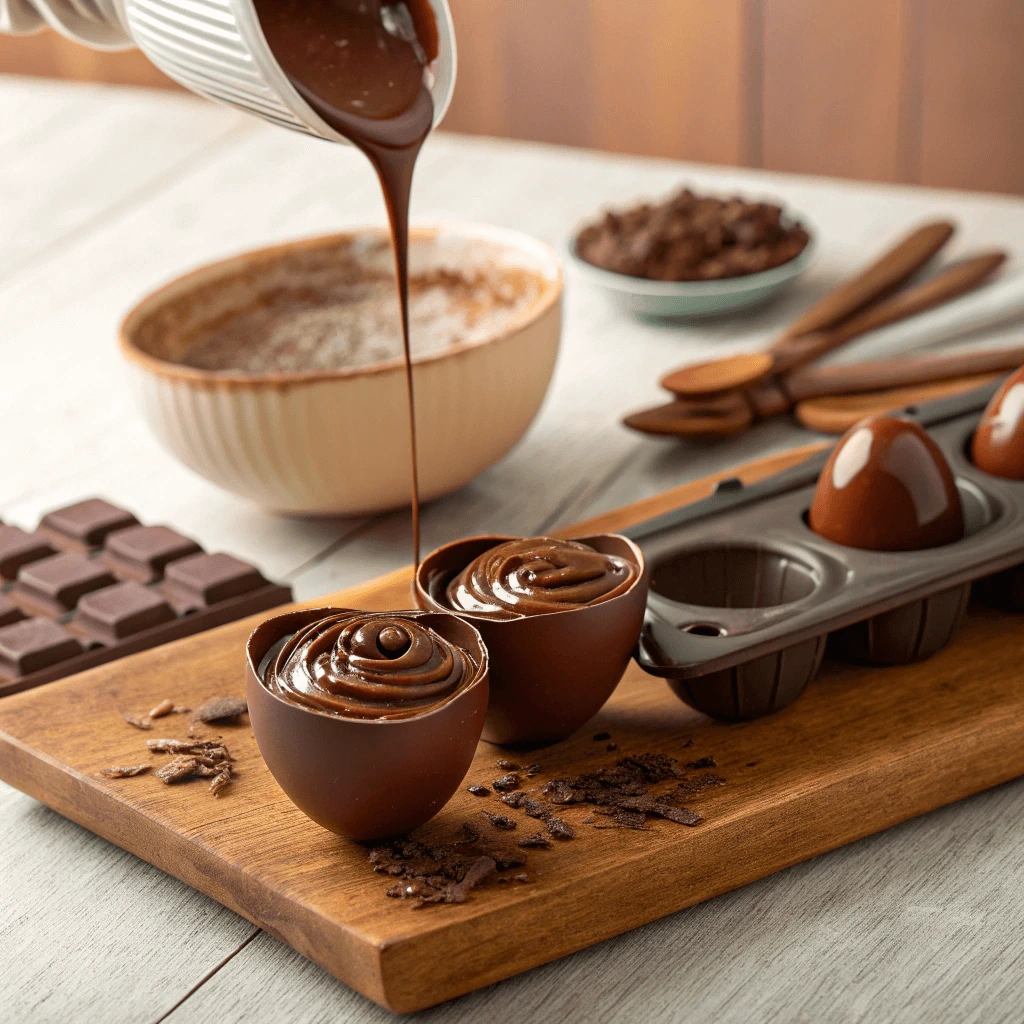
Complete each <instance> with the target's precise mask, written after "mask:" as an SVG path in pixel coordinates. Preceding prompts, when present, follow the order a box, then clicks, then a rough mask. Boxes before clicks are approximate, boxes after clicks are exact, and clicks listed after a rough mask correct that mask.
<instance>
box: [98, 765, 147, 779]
mask: <svg viewBox="0 0 1024 1024" xmlns="http://www.w3.org/2000/svg"><path fill="white" fill-rule="evenodd" d="M152 767H153V766H152V765H151V764H130V765H124V766H117V765H115V766H114V767H112V768H104V769H103V771H101V772H100V775H102V776H103V778H105V779H131V778H134V777H135V776H136V775H145V774H146V772H148V771H149V769H150V768H152Z"/></svg>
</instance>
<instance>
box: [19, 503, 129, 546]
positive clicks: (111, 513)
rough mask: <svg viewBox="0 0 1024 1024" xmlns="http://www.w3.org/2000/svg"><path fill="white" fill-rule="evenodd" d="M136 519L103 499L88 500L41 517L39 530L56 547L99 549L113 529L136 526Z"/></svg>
mask: <svg viewBox="0 0 1024 1024" xmlns="http://www.w3.org/2000/svg"><path fill="white" fill-rule="evenodd" d="M137 524H138V519H136V518H135V516H133V515H132V514H131V512H127V511H125V510H124V509H123V508H118V507H117V506H116V505H111V504H110V502H109V501H104V500H103V499H102V498H88V499H87V500H85V501H79V502H77V503H76V504H74V505H68V506H67V507H66V508H58V509H55V510H54V511H53V512H50V513H48V514H47V515H45V516H43V521H42V522H41V523H40V524H39V529H40V530H42V531H43V532H44V533H45V534H47V535H48V536H49V537H52V538H53V539H54V540H55V541H56V542H57V543H58V545H60V546H61V547H66V548H69V549H71V550H76V551H86V550H88V549H89V548H96V547H99V546H100V545H101V544H102V543H103V542H104V540H106V538H107V537H108V536H109V535H110V534H111V533H113V532H114V531H115V530H124V529H126V528H127V527H129V526H136V525H137Z"/></svg>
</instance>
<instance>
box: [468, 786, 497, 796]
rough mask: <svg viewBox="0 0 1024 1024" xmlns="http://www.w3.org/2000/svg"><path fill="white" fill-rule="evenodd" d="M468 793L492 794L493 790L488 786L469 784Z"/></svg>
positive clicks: (478, 794)
mask: <svg viewBox="0 0 1024 1024" xmlns="http://www.w3.org/2000/svg"><path fill="white" fill-rule="evenodd" d="M466 792H467V793H472V794H473V796H490V795H491V791H490V790H489V789H488V788H487V787H486V786H467V787H466Z"/></svg>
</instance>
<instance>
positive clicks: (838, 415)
mask: <svg viewBox="0 0 1024 1024" xmlns="http://www.w3.org/2000/svg"><path fill="white" fill-rule="evenodd" d="M999 377H1000V374H998V373H995V374H993V373H981V374H976V375H974V376H970V377H954V378H952V379H951V380H940V381H933V382H932V383H930V384H919V385H916V386H914V387H906V388H893V389H890V390H887V391H873V392H870V393H867V394H863V395H836V396H834V397H830V398H810V399H808V400H807V401H804V402H798V403H797V405H796V409H795V413H796V418H797V420H798V421H799V422H800V424H801V426H804V427H806V428H807V429H808V430H817V431H819V432H820V433H822V434H842V433H844V432H845V431H847V430H849V429H850V427H852V426H853V425H854V424H855V423H857V422H859V421H860V420H862V419H864V417H865V416H873V415H876V414H879V413H888V412H895V411H897V410H900V409H905V408H906V407H907V406H908V405H916V404H917V403H919V402H931V401H935V400H936V399H939V398H949V397H950V396H952V395H958V394H962V393H963V392H965V391H973V390H974V389H975V388H980V387H984V386H985V385H987V384H994V383H995V382H996V381H997V380H999Z"/></svg>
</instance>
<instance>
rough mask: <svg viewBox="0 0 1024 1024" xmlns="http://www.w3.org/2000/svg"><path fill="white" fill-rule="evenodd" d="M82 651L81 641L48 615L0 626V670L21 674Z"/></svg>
mask: <svg viewBox="0 0 1024 1024" xmlns="http://www.w3.org/2000/svg"><path fill="white" fill-rule="evenodd" d="M81 653H82V645H81V644H80V643H79V642H78V641H77V640H76V639H75V638H74V637H73V636H72V635H71V634H70V633H69V632H68V631H67V630H66V629H65V628H64V627H63V626H58V625H57V623H56V622H51V621H50V620H49V619H26V620H25V621H24V622H16V623H15V624H14V625H13V626H4V627H3V628H2V629H0V673H3V674H5V675H8V676H23V675H27V674H28V673H29V672H38V671H39V670H40V669H44V668H49V667H50V666H51V665H56V664H57V663H58V662H61V661H66V660H67V659H68V658H73V657H75V655H78V654H81Z"/></svg>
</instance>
